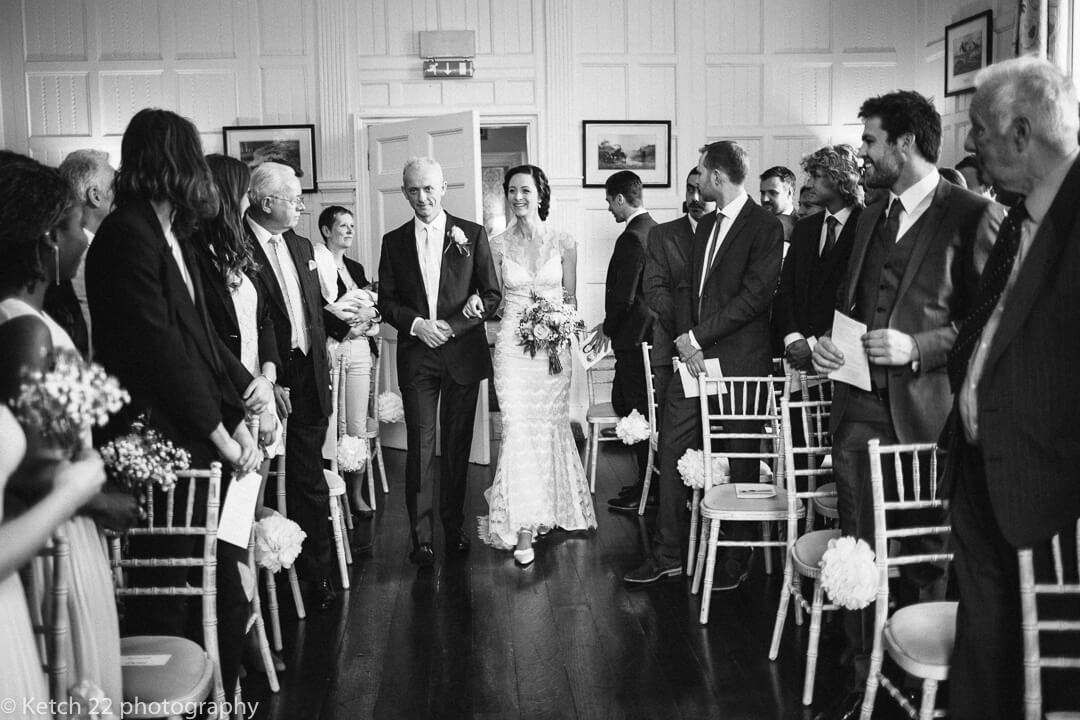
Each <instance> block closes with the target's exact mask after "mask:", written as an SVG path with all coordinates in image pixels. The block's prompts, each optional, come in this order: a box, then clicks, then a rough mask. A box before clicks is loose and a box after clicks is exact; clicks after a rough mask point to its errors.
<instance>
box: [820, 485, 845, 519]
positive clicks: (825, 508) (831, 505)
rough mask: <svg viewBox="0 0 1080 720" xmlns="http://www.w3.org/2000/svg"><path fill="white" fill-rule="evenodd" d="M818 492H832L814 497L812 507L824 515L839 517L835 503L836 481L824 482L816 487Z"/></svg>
mask: <svg viewBox="0 0 1080 720" xmlns="http://www.w3.org/2000/svg"><path fill="white" fill-rule="evenodd" d="M818 492H831V493H834V494H833V495H829V496H828V497H816V498H814V508H815V509H816V510H817V511H818V512H819V513H821V514H822V515H824V516H825V517H830V518H838V517H840V513H839V511H838V510H837V505H836V495H835V493H836V483H834V482H831V483H825V484H824V485H821V486H819V487H818Z"/></svg>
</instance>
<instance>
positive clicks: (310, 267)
mask: <svg viewBox="0 0 1080 720" xmlns="http://www.w3.org/2000/svg"><path fill="white" fill-rule="evenodd" d="M307 269H308V270H312V271H314V270H318V269H319V266H318V265H316V264H315V261H314V260H308V261H307Z"/></svg>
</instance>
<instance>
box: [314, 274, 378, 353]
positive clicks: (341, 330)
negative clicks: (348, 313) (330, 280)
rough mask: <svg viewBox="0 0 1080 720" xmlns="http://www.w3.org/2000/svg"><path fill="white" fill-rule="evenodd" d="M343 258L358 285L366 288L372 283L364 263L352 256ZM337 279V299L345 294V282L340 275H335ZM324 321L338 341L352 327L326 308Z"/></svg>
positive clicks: (330, 333)
mask: <svg viewBox="0 0 1080 720" xmlns="http://www.w3.org/2000/svg"><path fill="white" fill-rule="evenodd" d="M342 259H343V260H344V261H345V270H347V271H348V273H349V276H350V277H351V278H352V279H353V282H354V283H356V287H358V288H366V287H367V286H368V285H370V284H371V281H370V280H368V279H367V276H366V275H365V274H364V266H363V265H361V264H360V263H358V262H356V261H355V260H353V259H352V258H342ZM335 279H336V280H337V296H336V297H335V299H337V298H340V297H341V296H342V295H344V294H345V283H344V282H342V280H341V278H340V277H336V276H335ZM323 322H324V323H325V324H326V335H327V336H328V337H332V338H334V339H335V340H338V341H341V340H344V339H345V338H346V336H348V334H349V331H350V330H351V329H352V328H351V326H350V325H349V323H347V322H345V321H344V320H342V319H341V318H339V317H338V316H337V315H335V314H334V313H332V312H330V311H329V310H326V309H324V310H323Z"/></svg>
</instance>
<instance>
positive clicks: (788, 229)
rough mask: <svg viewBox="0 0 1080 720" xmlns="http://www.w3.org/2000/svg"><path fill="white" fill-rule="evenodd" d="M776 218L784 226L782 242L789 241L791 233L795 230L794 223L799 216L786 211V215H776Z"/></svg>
mask: <svg viewBox="0 0 1080 720" xmlns="http://www.w3.org/2000/svg"><path fill="white" fill-rule="evenodd" d="M776 219H777V220H779V221H780V224H781V225H783V226H784V242H791V233H792V232H794V231H795V224H796V223H797V222H798V220H799V218H797V217H795V213H788V214H787V215H777V216H776Z"/></svg>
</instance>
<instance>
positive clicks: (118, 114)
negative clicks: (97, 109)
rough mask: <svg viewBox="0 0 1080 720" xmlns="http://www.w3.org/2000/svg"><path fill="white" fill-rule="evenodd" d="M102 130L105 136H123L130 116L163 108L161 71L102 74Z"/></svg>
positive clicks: (100, 97) (100, 95)
mask: <svg viewBox="0 0 1080 720" xmlns="http://www.w3.org/2000/svg"><path fill="white" fill-rule="evenodd" d="M99 77H100V84H101V89H100V91H99V92H98V98H99V99H100V101H101V117H102V128H101V131H102V133H103V134H105V135H122V134H123V133H124V128H126V127H127V124H128V120H130V119H131V116H132V115H134V114H135V113H137V112H138V111H139V110H142V109H143V108H146V107H161V106H162V104H163V102H162V99H163V95H164V93H163V86H162V73H161V71H160V70H146V71H142V72H102V73H100V74H99Z"/></svg>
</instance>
